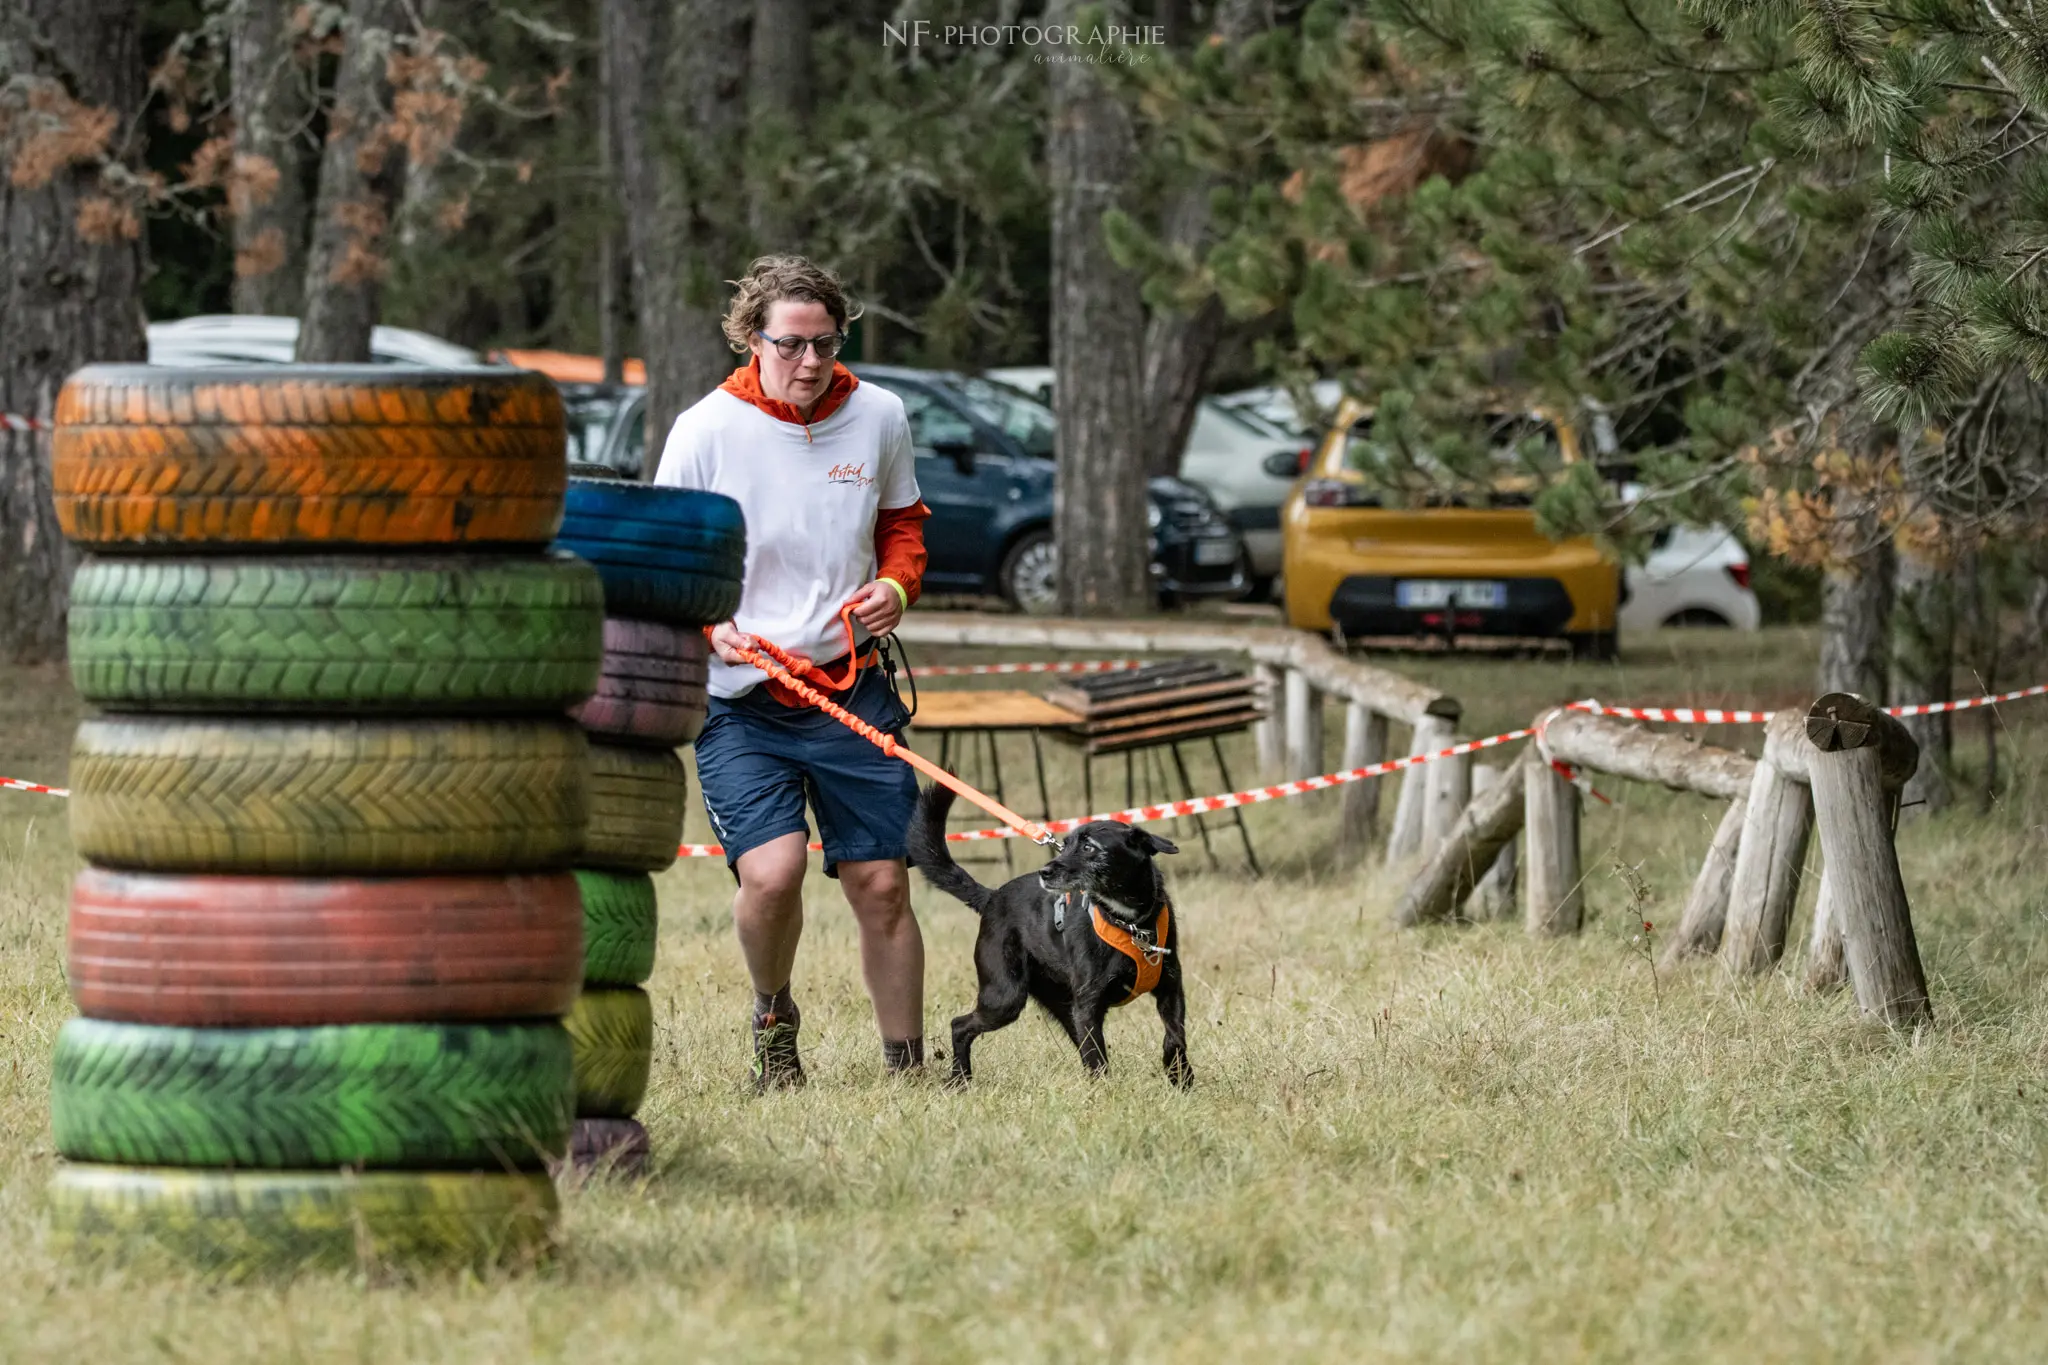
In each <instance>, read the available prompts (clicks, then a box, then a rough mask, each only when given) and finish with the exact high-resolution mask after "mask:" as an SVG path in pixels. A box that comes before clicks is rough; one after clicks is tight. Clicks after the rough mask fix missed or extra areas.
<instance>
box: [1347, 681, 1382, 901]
mask: <svg viewBox="0 0 2048 1365" xmlns="http://www.w3.org/2000/svg"><path fill="white" fill-rule="evenodd" d="M1386 756H1387V718H1386V717H1385V716H1383V715H1381V714H1380V713H1379V712H1377V711H1375V710H1373V709H1372V708H1371V707H1369V706H1367V705H1365V703H1363V702H1356V701H1354V702H1350V703H1347V704H1346V705H1345V707H1344V757H1343V758H1342V759H1341V760H1340V762H1341V763H1342V764H1343V766H1344V768H1345V769H1346V770H1347V771H1348V770H1349V769H1352V768H1366V767H1370V766H1372V765H1373V764H1375V763H1379V762H1382V761H1383V760H1385V758H1386ZM1379 827H1380V779H1378V778H1377V777H1368V778H1366V779H1365V780H1364V781H1362V782H1347V783H1345V784H1344V796H1343V806H1342V808H1341V809H1340V811H1339V813H1338V823H1337V860H1338V861H1339V862H1340V863H1350V862H1355V861H1357V860H1358V859H1360V858H1362V857H1364V856H1365V853H1366V851H1367V850H1369V849H1370V848H1371V847H1372V845H1373V841H1374V840H1375V839H1376V838H1378V837H1379Z"/></svg>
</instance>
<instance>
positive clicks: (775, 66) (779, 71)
mask: <svg viewBox="0 0 2048 1365" xmlns="http://www.w3.org/2000/svg"><path fill="white" fill-rule="evenodd" d="M747 125H748V126H747V170H748V173H749V183H748V186H747V222H748V225H749V227H751V228H752V230H753V234H754V241H755V242H756V243H757V244H758V245H759V247H760V249H761V250H762V251H767V252H801V251H802V250H803V249H804V236H805V232H806V228H805V224H804V221H803V214H802V212H801V209H800V204H799V202H798V199H797V195H796V193H795V191H794V190H793V189H792V187H791V185H790V184H789V182H788V181H787V180H786V179H784V178H783V176H784V174H786V172H787V170H788V168H789V166H790V164H791V162H792V160H793V158H794V157H795V155H796V153H797V152H798V151H800V150H801V149H802V147H803V144H804V139H805V136H806V134H807V133H808V132H809V131H810V126H811V0H754V33H753V52H752V55H751V57H750V58H749V72H748V77H747Z"/></svg>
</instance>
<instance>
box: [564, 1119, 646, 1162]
mask: <svg viewBox="0 0 2048 1365" xmlns="http://www.w3.org/2000/svg"><path fill="white" fill-rule="evenodd" d="M649 1150H650V1149H649V1146H648V1142H647V1130H646V1129H645V1128H643V1127H641V1126H640V1120H638V1119H578V1120H576V1126H575V1128H574V1129H573V1130H571V1132H570V1134H569V1165H570V1166H572V1167H574V1168H575V1169H576V1170H578V1171H593V1172H598V1173H601V1174H607V1175H627V1176H633V1175H645V1174H646V1173H647V1158H648V1154H649Z"/></svg>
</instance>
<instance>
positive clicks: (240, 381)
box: [52, 365, 568, 550]
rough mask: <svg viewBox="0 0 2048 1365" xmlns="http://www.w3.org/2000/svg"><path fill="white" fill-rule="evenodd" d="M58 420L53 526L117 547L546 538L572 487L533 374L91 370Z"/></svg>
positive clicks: (68, 386)
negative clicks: (55, 516) (564, 497)
mask: <svg viewBox="0 0 2048 1365" xmlns="http://www.w3.org/2000/svg"><path fill="white" fill-rule="evenodd" d="M56 419H57V430H56V435H55V438H54V444H53V470H52V485H53V488H54V491H55V494H56V503H57V520H58V523H59V525H61V526H62V527H63V530H64V534H65V535H67V536H69V537H70V538H71V539H72V540H73V541H75V542H78V543H79V544H83V545H95V546H103V547H106V548H110V549H126V550H149V549H155V548H164V549H177V548H189V547H191V546H194V545H215V546H226V545H266V546H290V545H308V546H312V545H317V546H321V547H323V548H324V547H330V546H338V545H540V544H545V543H546V542H547V541H549V540H551V539H552V538H553V537H554V534H555V531H556V529H557V527H558V526H559V525H560V524H561V519H562V492H563V489H564V488H565V487H566V486H567V484H568V467H567V464H566V458H565V450H566V446H565V437H564V426H563V417H562V399H561V395H560V393H559V392H558V391H557V390H556V389H555V386H554V384H553V383H552V382H551V381H550V380H548V379H547V378H546V377H545V376H543V375H538V374H532V373H529V372H526V371H521V370H503V371H500V370H481V369H479V370H446V371H436V370H401V369H394V368H390V367H383V366H378V367H371V366H360V365H340V366H320V367H312V366H297V365H293V366H284V365H265V366H237V367H222V368H218V369H212V368H208V369H190V370H174V369H165V368H160V367H154V366H148V365H92V366H88V367H86V368H85V369H82V370H80V371H79V372H78V373H76V374H74V375H72V376H71V378H70V379H69V380H68V381H66V383H65V385H64V388H63V391H62V392H60V393H59V394H58V395H57V413H56Z"/></svg>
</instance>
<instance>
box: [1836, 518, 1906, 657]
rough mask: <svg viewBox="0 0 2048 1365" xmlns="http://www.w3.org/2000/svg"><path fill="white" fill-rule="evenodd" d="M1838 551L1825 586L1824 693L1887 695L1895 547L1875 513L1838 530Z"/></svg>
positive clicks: (1856, 519)
mask: <svg viewBox="0 0 2048 1365" xmlns="http://www.w3.org/2000/svg"><path fill="white" fill-rule="evenodd" d="M1836 536H1837V540H1838V543H1839V547H1840V548H1839V550H1838V552H1837V554H1836V555H1835V557H1834V558H1832V559H1831V560H1830V561H1829V563H1828V566H1827V568H1826V570H1825V572H1824V576H1823V579H1822V583H1821V617H1820V626H1821V640H1820V690H1821V691H1822V692H1824V693H1825V692H1854V693H1855V694H1856V695H1858V696H1860V697H1882V696H1884V695H1885V672H1886V669H1885V656H1886V654H1887V652H1888V651H1887V645H1888V643H1889V640H1888V633H1889V626H1890V621H1891V609H1892V554H1891V543H1890V542H1889V541H1886V540H1884V539H1882V538H1881V537H1880V536H1879V535H1878V531H1877V518H1876V515H1875V514H1874V513H1870V512H1864V513H1861V514H1859V515H1851V516H1849V517H1847V518H1845V519H1844V520H1843V522H1842V523H1841V525H1840V526H1839V527H1838V528H1837V532H1836Z"/></svg>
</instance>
